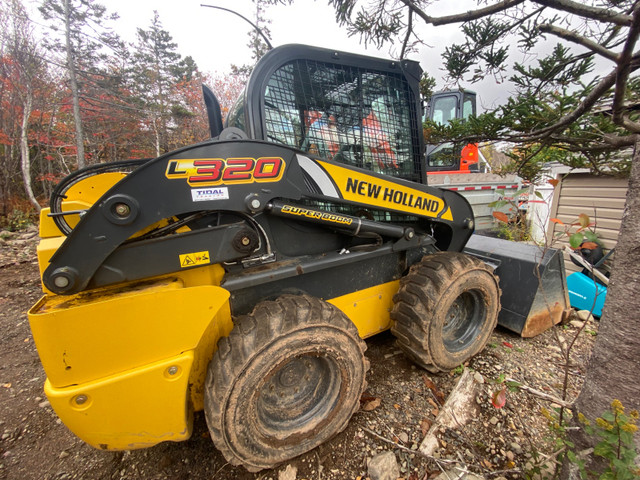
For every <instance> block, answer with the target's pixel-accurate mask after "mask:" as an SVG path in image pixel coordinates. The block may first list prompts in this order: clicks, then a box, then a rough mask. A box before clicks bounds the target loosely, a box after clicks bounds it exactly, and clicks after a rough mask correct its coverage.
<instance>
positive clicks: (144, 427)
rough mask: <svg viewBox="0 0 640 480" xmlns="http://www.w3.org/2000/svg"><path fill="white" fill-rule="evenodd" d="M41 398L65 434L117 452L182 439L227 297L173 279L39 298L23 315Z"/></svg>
mask: <svg viewBox="0 0 640 480" xmlns="http://www.w3.org/2000/svg"><path fill="white" fill-rule="evenodd" d="M29 322H30V324H31V330H32V332H33V338H34V341H35V343H36V346H37V348H38V352H39V354H40V358H41V361H42V365H43V367H44V369H45V372H46V374H47V377H48V378H47V381H46V384H45V392H46V394H47V397H48V398H49V401H50V402H51V405H52V407H53V409H54V410H55V412H56V413H57V414H58V416H59V417H60V419H61V420H62V421H63V422H64V424H65V425H67V427H69V429H70V430H71V431H72V432H73V433H75V434H76V435H77V436H78V437H80V438H81V439H82V440H84V441H85V442H87V443H89V444H90V445H93V446H94V447H96V448H102V449H109V450H119V449H134V448H142V447H147V446H150V445H154V444H156V443H159V442H162V441H166V440H172V441H180V440H184V439H186V438H188V437H189V436H190V434H191V429H192V415H191V413H192V411H193V410H194V409H200V408H202V392H203V390H202V384H203V382H204V379H205V377H206V368H207V365H208V363H209V360H210V358H211V356H212V355H213V351H214V348H215V345H216V344H217V341H218V339H219V338H220V337H222V336H226V335H228V334H229V332H230V331H231V328H232V322H231V314H230V309H229V292H228V291H227V290H225V289H223V288H221V287H218V286H214V285H200V286H188V287H185V282H184V281H183V280H182V279H178V278H172V279H165V280H158V281H155V282H143V283H140V284H136V285H128V286H126V288H123V287H122V286H120V287H118V288H107V289H99V290H94V291H91V292H84V293H80V294H78V295H73V296H69V297H61V296H55V295H47V296H45V297H43V298H42V299H41V300H40V301H39V302H38V303H37V304H36V305H35V306H34V307H33V308H32V309H31V310H30V312H29Z"/></svg>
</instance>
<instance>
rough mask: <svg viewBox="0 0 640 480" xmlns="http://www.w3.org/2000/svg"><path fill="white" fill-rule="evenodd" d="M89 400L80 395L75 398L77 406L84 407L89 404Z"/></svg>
mask: <svg viewBox="0 0 640 480" xmlns="http://www.w3.org/2000/svg"><path fill="white" fill-rule="evenodd" d="M87 400H88V398H87V396H86V395H78V396H77V397H76V398H75V402H76V405H84V404H85V403H87Z"/></svg>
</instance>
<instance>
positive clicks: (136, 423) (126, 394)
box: [44, 352, 193, 450]
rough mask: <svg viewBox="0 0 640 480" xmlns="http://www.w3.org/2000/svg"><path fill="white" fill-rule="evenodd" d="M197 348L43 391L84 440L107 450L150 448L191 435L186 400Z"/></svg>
mask: <svg viewBox="0 0 640 480" xmlns="http://www.w3.org/2000/svg"><path fill="white" fill-rule="evenodd" d="M192 363H193V352H185V353H183V354H181V355H178V356H175V357H171V358H167V359H164V360H162V361H160V362H154V363H152V364H149V365H145V366H143V367H140V368H137V369H133V370H129V371H127V372H124V373H122V374H119V375H115V376H112V377H107V378H103V379H100V380H97V381H94V382H88V383H85V384H82V385H74V386H70V387H66V388H55V387H53V386H52V385H51V383H50V382H49V380H47V382H46V383H45V388H44V389H45V393H46V394H47V398H48V399H49V401H50V402H51V406H52V407H53V409H54V410H55V412H56V414H57V415H58V416H59V417H60V419H61V420H62V421H63V422H64V424H65V425H66V426H67V427H68V428H69V430H71V431H72V432H73V433H75V434H76V435H77V436H78V437H80V438H81V439H82V440H84V441H85V442H87V443H88V444H89V445H92V446H93V447H95V448H100V449H103V450H130V449H135V448H144V447H150V446H152V445H155V444H157V443H160V442H163V441H166V440H171V441H176V442H177V441H181V440H186V439H187V438H189V436H190V435H191V426H192V415H191V411H190V409H189V408H188V404H187V402H186V401H185V400H186V395H185V391H186V390H187V387H188V380H189V371H190V370H191V365H192Z"/></svg>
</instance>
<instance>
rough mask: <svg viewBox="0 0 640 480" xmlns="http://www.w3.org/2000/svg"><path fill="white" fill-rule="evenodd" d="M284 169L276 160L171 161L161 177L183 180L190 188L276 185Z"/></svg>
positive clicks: (280, 159)
mask: <svg viewBox="0 0 640 480" xmlns="http://www.w3.org/2000/svg"><path fill="white" fill-rule="evenodd" d="M285 166H286V164H285V162H284V160H283V159H282V158H279V157H261V158H258V159H255V158H226V159H224V158H198V159H173V160H169V162H168V163H167V170H166V173H165V175H166V177H167V178H168V179H170V180H173V179H186V180H187V183H188V184H189V185H190V186H192V187H213V186H216V185H231V184H240V183H255V182H257V183H262V182H277V181H278V180H280V179H281V178H282V175H283V173H284V169H285Z"/></svg>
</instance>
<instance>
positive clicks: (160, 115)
mask: <svg viewBox="0 0 640 480" xmlns="http://www.w3.org/2000/svg"><path fill="white" fill-rule="evenodd" d="M137 36H138V42H137V45H136V47H135V53H134V55H133V59H134V65H135V73H134V74H133V77H134V82H135V85H134V90H135V92H136V96H137V97H138V100H139V104H140V107H141V108H143V109H144V111H145V112H146V115H145V124H146V125H147V128H149V129H150V131H151V132H152V134H153V138H154V149H155V153H156V155H160V154H162V153H163V152H167V151H169V150H170V149H171V145H170V137H171V135H170V133H171V132H170V130H171V129H172V128H174V127H175V119H176V118H177V117H180V116H184V115H190V112H189V110H188V109H186V108H185V105H184V104H183V102H181V101H180V96H179V95H178V93H177V91H176V85H177V84H178V83H179V82H182V81H190V80H191V79H192V77H193V76H194V75H197V72H198V68H197V65H196V63H195V62H194V60H193V59H192V58H191V57H185V58H182V56H181V55H180V54H179V53H178V52H177V44H176V43H175V42H174V41H173V38H172V37H171V35H170V34H169V32H167V31H166V30H164V29H163V28H162V23H161V21H160V18H159V16H158V12H154V16H153V19H152V21H151V25H150V26H149V28H148V29H147V30H144V29H141V28H139V29H138V33H137Z"/></svg>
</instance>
